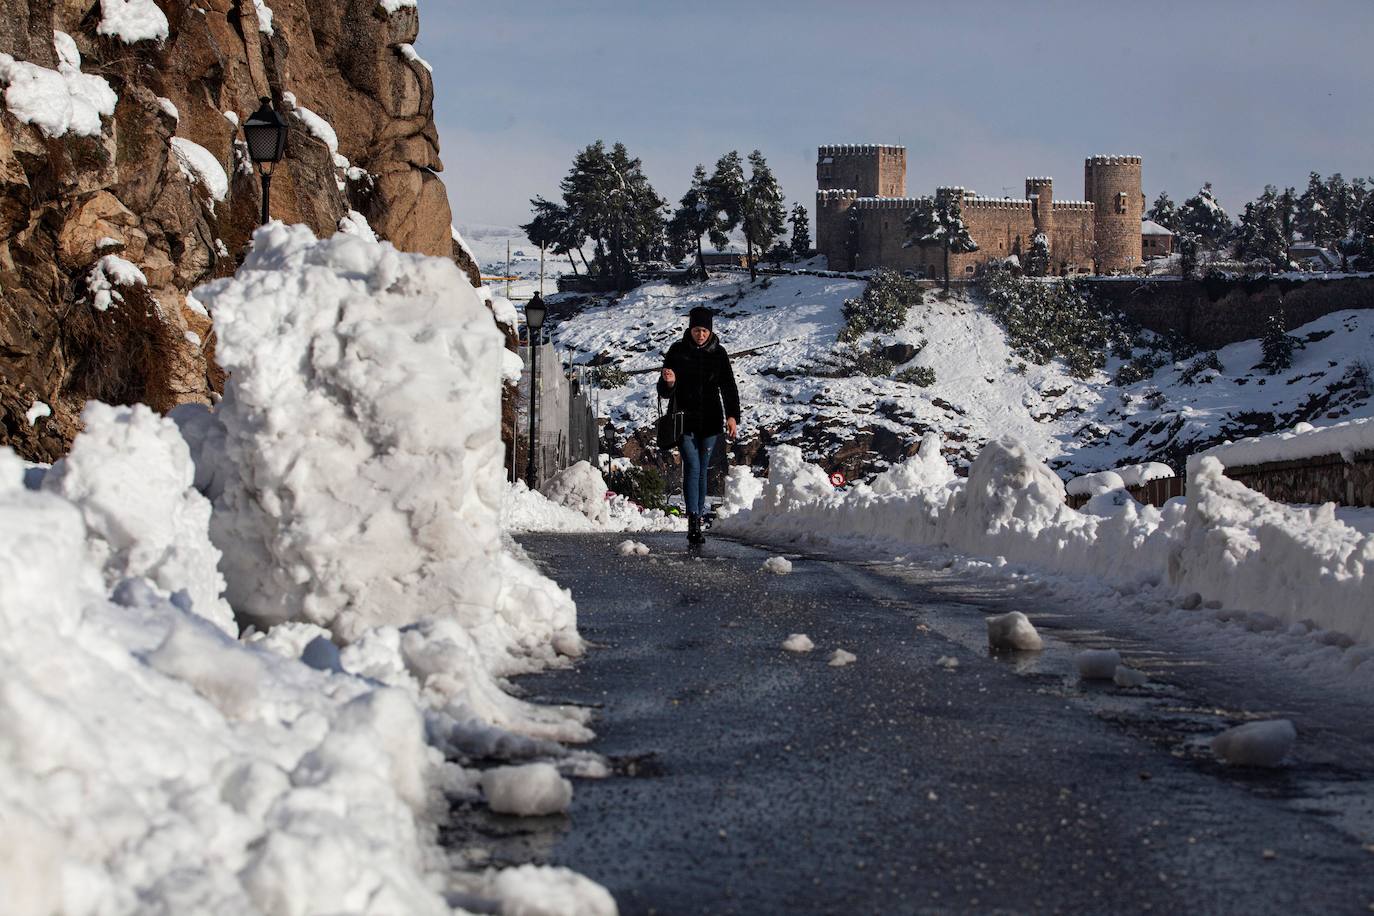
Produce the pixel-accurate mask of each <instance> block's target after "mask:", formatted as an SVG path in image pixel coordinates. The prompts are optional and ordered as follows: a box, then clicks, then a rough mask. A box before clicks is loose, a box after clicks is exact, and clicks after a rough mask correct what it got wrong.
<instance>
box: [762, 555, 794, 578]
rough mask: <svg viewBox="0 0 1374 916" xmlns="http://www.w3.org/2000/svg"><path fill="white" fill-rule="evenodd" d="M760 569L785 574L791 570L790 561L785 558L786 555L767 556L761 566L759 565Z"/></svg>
mask: <svg viewBox="0 0 1374 916" xmlns="http://www.w3.org/2000/svg"><path fill="white" fill-rule="evenodd" d="M760 569H761V570H762V571H763V572H770V573H773V574H774V575H778V576H785V575H787V574H788V573H790V572H791V571H792V561H791V560H789V559H787V557H769V558H768V559H766V560H764V561H763V566H761V567H760Z"/></svg>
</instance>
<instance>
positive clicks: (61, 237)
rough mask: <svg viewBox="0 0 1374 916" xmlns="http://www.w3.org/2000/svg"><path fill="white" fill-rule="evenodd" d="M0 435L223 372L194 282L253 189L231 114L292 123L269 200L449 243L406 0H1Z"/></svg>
mask: <svg viewBox="0 0 1374 916" xmlns="http://www.w3.org/2000/svg"><path fill="white" fill-rule="evenodd" d="M0 24H3V28H2V29H0V89H3V103H4V104H3V105H0V444H4V445H9V446H11V447H12V448H14V449H15V450H16V451H18V452H19V453H20V454H21V455H23V456H24V457H26V458H28V459H30V460H36V461H51V460H53V459H54V458H56V457H58V456H60V455H61V454H63V453H64V452H65V450H66V448H67V446H68V445H69V443H70V441H71V438H72V436H73V435H74V433H75V431H76V428H77V423H78V415H79V413H80V410H81V408H82V405H83V404H84V402H85V401H86V400H87V399H89V398H99V399H101V400H104V401H108V402H111V403H132V402H136V401H142V402H144V403H147V404H149V405H151V406H153V407H154V408H156V409H162V410H165V409H167V408H168V407H171V406H172V405H174V404H177V403H181V402H184V401H195V400H200V401H204V400H207V399H209V398H210V397H211V396H212V393H213V392H214V391H215V390H216V389H217V387H218V385H219V383H220V379H219V378H218V377H217V376H218V369H217V368H216V366H215V362H214V344H215V335H214V328H213V327H212V325H211V322H210V319H209V317H208V316H207V315H206V314H205V312H204V310H203V309H201V308H200V307H199V305H198V304H197V303H196V302H195V300H194V298H193V297H188V292H189V291H190V290H192V289H193V288H194V287H195V286H197V285H198V284H200V283H202V282H204V281H206V280H208V279H211V278H214V277H218V276H223V275H226V274H229V273H232V272H233V271H234V269H235V267H236V266H237V264H238V263H239V262H240V261H241V260H242V257H243V254H244V252H245V251H246V249H247V246H248V244H249V238H250V235H251V233H252V231H253V229H254V228H255V227H256V225H257V222H258V218H259V213H260V210H261V196H260V195H261V191H260V183H259V179H258V176H257V174H256V173H255V171H254V169H253V167H252V165H251V164H250V163H249V162H248V160H247V148H246V146H245V145H244V143H243V140H242V132H241V131H240V129H239V125H240V124H241V122H242V121H243V120H244V119H246V118H247V116H248V115H249V114H251V113H252V112H253V111H254V110H256V109H257V107H258V104H259V102H258V100H259V98H260V97H264V96H268V97H271V98H272V99H273V101H274V103H275V105H276V107H277V109H278V111H280V112H282V113H283V115H284V116H285V118H286V120H287V122H288V125H289V127H290V135H289V140H288V144H287V154H286V155H287V158H286V160H285V161H284V162H282V163H280V164H279V165H278V167H277V169H276V171H275V172H274V175H273V178H272V193H271V212H272V216H273V217H275V218H277V219H282V220H285V221H287V222H293V223H305V224H307V225H309V226H310V227H311V228H312V229H313V230H314V231H315V232H316V234H318V235H321V236H327V235H331V234H333V233H334V232H338V231H348V232H356V233H360V234H363V235H367V234H369V233H375V235H376V236H377V237H379V238H382V239H386V240H389V241H391V242H392V243H394V244H395V245H396V246H397V247H399V248H403V249H407V250H411V251H420V252H425V253H428V254H435V255H445V256H451V257H455V258H457V259H458V260H459V262H460V264H462V265H463V266H464V268H465V269H466V270H467V271H468V273H469V274H470V275H471V276H472V277H473V280H474V283H476V282H477V279H478V278H477V271H476V265H474V264H472V263H471V261H470V259H469V258H467V257H466V256H465V255H464V254H463V253H462V252H461V251H460V250H459V249H458V247H457V246H456V245H455V243H454V241H453V238H452V235H451V230H450V221H451V215H450V212H449V206H448V201H447V198H446V196H445V191H444V187H443V184H442V182H441V181H440V179H439V177H438V175H437V174H436V173H437V172H439V171H440V170H441V169H442V164H441V163H440V161H439V149H438V136H437V132H436V130H435V126H434V120H433V110H432V102H433V93H434V88H433V83H432V81H431V78H430V72H429V67H428V65H427V64H426V63H425V62H424V61H423V60H422V59H420V58H419V56H418V55H417V54H416V53H415V51H414V49H413V47H412V44H411V43H412V42H413V41H414V39H415V37H416V35H417V33H418V30H419V18H418V14H417V10H416V7H415V5H414V0H332V2H318V0H200V2H198V3H185V2H175V0H0Z"/></svg>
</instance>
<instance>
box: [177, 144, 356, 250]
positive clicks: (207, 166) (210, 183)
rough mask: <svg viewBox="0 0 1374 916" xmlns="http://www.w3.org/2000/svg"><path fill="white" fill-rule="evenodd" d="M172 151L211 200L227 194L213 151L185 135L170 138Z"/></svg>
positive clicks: (185, 172) (226, 179)
mask: <svg viewBox="0 0 1374 916" xmlns="http://www.w3.org/2000/svg"><path fill="white" fill-rule="evenodd" d="M172 151H173V152H174V153H176V157H177V166H178V167H179V168H180V169H181V174H183V175H185V176H186V177H187V179H189V180H190V181H191V182H193V183H199V184H202V185H204V186H205V190H207V191H208V192H209V193H210V197H211V198H212V199H213V200H215V201H216V202H220V201H223V200H224V199H225V198H226V197H228V196H229V176H228V175H226V174H225V172H224V166H222V165H220V164H219V160H218V159H216V158H215V154H214V153H212V152H210V151H209V150H208V149H206V148H205V147H203V146H201V145H200V144H199V143H195V142H193V141H191V140H187V139H186V138H185V137H173V138H172ZM374 241H375V240H374Z"/></svg>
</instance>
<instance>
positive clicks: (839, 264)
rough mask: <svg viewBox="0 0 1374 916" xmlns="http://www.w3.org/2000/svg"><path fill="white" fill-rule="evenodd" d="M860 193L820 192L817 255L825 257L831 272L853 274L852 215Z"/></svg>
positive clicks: (828, 189) (851, 190)
mask: <svg viewBox="0 0 1374 916" xmlns="http://www.w3.org/2000/svg"><path fill="white" fill-rule="evenodd" d="M858 196H859V192H858V191H856V190H854V189H853V188H822V189H821V190H819V191H817V192H816V251H818V252H820V253H821V254H823V255H825V257H826V260H827V261H828V262H829V264H830V269H831V270H853V269H854V264H853V260H854V252H853V251H852V250H851V239H850V234H851V233H850V227H849V215H850V208H852V207H853V206H854V199H855V198H857V197H858Z"/></svg>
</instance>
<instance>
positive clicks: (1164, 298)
mask: <svg viewBox="0 0 1374 916" xmlns="http://www.w3.org/2000/svg"><path fill="white" fill-rule="evenodd" d="M1090 282H1091V287H1090V288H1091V289H1092V291H1093V294H1094V296H1095V297H1096V298H1097V300H1098V301H1099V302H1101V303H1102V304H1103V305H1104V306H1106V307H1109V308H1112V309H1115V310H1117V311H1120V312H1123V313H1124V314H1126V315H1127V316H1129V317H1131V318H1132V319H1134V320H1135V321H1138V322H1139V323H1140V324H1141V325H1142V326H1144V327H1146V328H1148V329H1149V330H1151V331H1155V332H1158V333H1160V334H1168V333H1170V332H1176V333H1179V334H1182V335H1183V336H1184V337H1186V338H1187V339H1188V340H1190V341H1192V342H1193V343H1195V344H1197V345H1198V346H1199V347H1201V348H1203V349H1205V350H1215V349H1218V348H1220V347H1224V346H1226V345H1227V344H1230V343H1236V342H1237V341H1241V340H1253V339H1255V338H1257V337H1262V336H1263V335H1264V323H1265V320H1266V319H1267V318H1268V316H1269V315H1270V314H1271V313H1272V312H1273V311H1274V310H1276V309H1277V308H1278V307H1279V303H1280V301H1282V304H1283V310H1284V315H1285V319H1286V324H1287V327H1288V328H1289V329H1290V330H1291V329H1293V328H1296V327H1298V326H1300V325H1303V324H1306V323H1308V322H1309V321H1313V320H1315V319H1317V318H1320V317H1321V316H1323V315H1328V314H1330V313H1332V312H1339V311H1343V310H1345V309H1363V308H1374V278H1370V277H1343V278H1339V279H1320V278H1314V279H1311V280H1288V279H1256V280H1171V279H1133V278H1122V279H1109V278H1101V279H1094V280H1092V281H1090Z"/></svg>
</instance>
